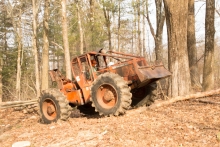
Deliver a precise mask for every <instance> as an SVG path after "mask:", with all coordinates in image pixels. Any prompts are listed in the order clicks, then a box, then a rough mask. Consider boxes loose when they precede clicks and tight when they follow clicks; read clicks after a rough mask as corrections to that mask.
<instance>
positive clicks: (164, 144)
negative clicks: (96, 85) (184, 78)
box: [0, 96, 220, 147]
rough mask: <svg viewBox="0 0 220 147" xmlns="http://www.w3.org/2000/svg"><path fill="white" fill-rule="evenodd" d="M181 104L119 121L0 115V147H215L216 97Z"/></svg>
mask: <svg viewBox="0 0 220 147" xmlns="http://www.w3.org/2000/svg"><path fill="white" fill-rule="evenodd" d="M199 100H206V101H212V102H213V101H214V102H215V103H212V104H211V103H204V102H201V101H198V100H190V101H181V102H177V103H174V104H172V105H169V106H165V107H161V108H157V109H154V110H149V109H146V107H141V108H138V109H132V110H128V111H127V113H126V114H125V115H123V116H119V117H114V116H111V117H99V116H98V115H97V114H94V115H83V114H81V113H79V111H77V110H74V111H73V112H72V115H71V118H69V120H68V121H65V122H64V121H58V122H57V123H53V124H49V125H45V124H41V123H39V122H38V119H39V118H38V115H37V114H23V113H21V112H19V111H12V109H7V110H0V146H1V147H11V146H12V144H13V143H15V142H18V141H30V142H31V147H87V146H90V147H125V146H129V147H144V146H147V147H148V146H149V147H220V105H219V104H220V103H219V102H220V97H219V96H218V97H208V98H202V99H199Z"/></svg>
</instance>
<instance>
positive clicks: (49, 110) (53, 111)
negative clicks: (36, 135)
mask: <svg viewBox="0 0 220 147" xmlns="http://www.w3.org/2000/svg"><path fill="white" fill-rule="evenodd" d="M42 110H43V114H44V116H45V117H46V118H47V119H48V120H54V119H56V117H57V108H56V105H55V102H54V101H53V100H51V99H46V100H45V101H44V102H43V105H42Z"/></svg>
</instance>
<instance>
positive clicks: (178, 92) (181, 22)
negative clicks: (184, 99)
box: [164, 0, 191, 97]
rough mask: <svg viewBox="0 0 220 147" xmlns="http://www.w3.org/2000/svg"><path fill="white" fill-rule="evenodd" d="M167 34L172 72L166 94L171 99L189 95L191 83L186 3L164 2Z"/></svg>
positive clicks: (169, 0) (168, 0)
mask: <svg viewBox="0 0 220 147" xmlns="http://www.w3.org/2000/svg"><path fill="white" fill-rule="evenodd" d="M164 7H165V14H166V23H167V34H168V66H169V70H170V71H171V72H172V76H171V78H170V84H169V91H168V94H169V96H171V97H175V96H182V95H187V94H189V93H190V87H191V81H190V72H189V61H188V54H187V15H188V1H173V0H164Z"/></svg>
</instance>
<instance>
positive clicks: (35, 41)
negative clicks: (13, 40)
mask: <svg viewBox="0 0 220 147" xmlns="http://www.w3.org/2000/svg"><path fill="white" fill-rule="evenodd" d="M32 7H33V36H32V45H33V46H32V47H33V53H34V63H35V78H36V81H35V82H36V92H37V97H39V96H40V73H39V61H38V58H39V55H38V49H37V14H38V10H37V9H38V8H37V4H36V0H32Z"/></svg>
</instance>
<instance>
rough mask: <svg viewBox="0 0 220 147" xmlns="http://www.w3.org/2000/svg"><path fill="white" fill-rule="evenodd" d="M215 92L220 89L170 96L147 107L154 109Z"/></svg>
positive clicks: (215, 93) (217, 92)
mask: <svg viewBox="0 0 220 147" xmlns="http://www.w3.org/2000/svg"><path fill="white" fill-rule="evenodd" d="M217 94H220V89H216V90H211V91H206V92H197V93H195V94H190V95H186V96H177V97H175V98H170V99H168V100H166V101H160V102H156V103H154V104H152V105H151V106H149V107H148V108H149V109H155V108H158V107H163V106H166V105H170V104H172V103H175V102H178V101H183V100H189V99H196V98H201V97H208V96H212V95H217Z"/></svg>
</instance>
